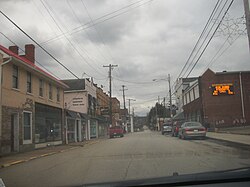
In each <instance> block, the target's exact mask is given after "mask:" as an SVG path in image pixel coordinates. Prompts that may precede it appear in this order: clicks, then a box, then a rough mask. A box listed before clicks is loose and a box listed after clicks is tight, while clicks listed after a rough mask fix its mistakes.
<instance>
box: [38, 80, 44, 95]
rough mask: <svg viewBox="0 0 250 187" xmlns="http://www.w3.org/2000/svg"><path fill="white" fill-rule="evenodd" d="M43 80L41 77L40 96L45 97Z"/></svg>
mask: <svg viewBox="0 0 250 187" xmlns="http://www.w3.org/2000/svg"><path fill="white" fill-rule="evenodd" d="M43 85H44V84H43V80H42V79H39V96H41V97H43Z"/></svg>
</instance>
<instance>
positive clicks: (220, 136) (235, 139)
mask: <svg viewBox="0 0 250 187" xmlns="http://www.w3.org/2000/svg"><path fill="white" fill-rule="evenodd" d="M207 137H208V138H211V139H217V140H223V141H228V142H232V143H239V144H244V145H248V146H250V135H242V134H232V133H223V132H207Z"/></svg>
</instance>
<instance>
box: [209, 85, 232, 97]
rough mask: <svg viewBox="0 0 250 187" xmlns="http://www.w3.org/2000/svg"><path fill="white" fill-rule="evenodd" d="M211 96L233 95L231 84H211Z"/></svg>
mask: <svg viewBox="0 0 250 187" xmlns="http://www.w3.org/2000/svg"><path fill="white" fill-rule="evenodd" d="M212 91H213V96H218V95H234V89H233V84H231V83H229V84H212Z"/></svg>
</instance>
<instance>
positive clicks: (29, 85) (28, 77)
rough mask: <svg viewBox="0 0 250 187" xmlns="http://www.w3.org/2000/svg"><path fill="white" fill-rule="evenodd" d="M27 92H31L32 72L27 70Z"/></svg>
mask: <svg viewBox="0 0 250 187" xmlns="http://www.w3.org/2000/svg"><path fill="white" fill-rule="evenodd" d="M27 92H28V93H31V73H30V72H27Z"/></svg>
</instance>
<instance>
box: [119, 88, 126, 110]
mask: <svg viewBox="0 0 250 187" xmlns="http://www.w3.org/2000/svg"><path fill="white" fill-rule="evenodd" d="M125 90H128V89H125V85H122V90H120V91H122V95H123V108H124V109H126V104H125Z"/></svg>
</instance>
